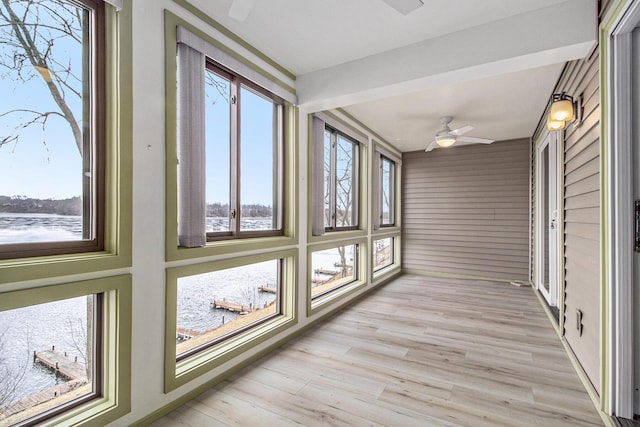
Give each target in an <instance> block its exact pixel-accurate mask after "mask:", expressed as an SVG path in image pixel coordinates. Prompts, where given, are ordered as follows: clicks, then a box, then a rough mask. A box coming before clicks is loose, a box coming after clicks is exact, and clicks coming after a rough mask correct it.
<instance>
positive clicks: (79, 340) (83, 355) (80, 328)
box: [64, 304, 92, 380]
mask: <svg viewBox="0 0 640 427" xmlns="http://www.w3.org/2000/svg"><path fill="white" fill-rule="evenodd" d="M91 305H92V304H91ZM91 305H89V306H91ZM66 324H67V334H65V339H64V341H65V344H66V345H68V346H69V347H70V348H72V349H73V350H74V351H75V352H76V353H77V355H79V356H80V361H81V363H82V364H84V366H85V370H86V375H87V379H89V380H91V366H90V363H89V362H90V360H91V345H90V343H89V342H88V341H87V338H88V337H87V328H86V327H85V324H84V323H83V322H82V319H80V318H71V317H67V319H66Z"/></svg>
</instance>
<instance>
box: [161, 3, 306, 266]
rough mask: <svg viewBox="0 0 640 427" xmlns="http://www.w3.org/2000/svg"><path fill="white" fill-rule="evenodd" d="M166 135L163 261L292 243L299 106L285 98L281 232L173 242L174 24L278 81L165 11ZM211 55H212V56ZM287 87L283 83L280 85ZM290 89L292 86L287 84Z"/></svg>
mask: <svg viewBox="0 0 640 427" xmlns="http://www.w3.org/2000/svg"><path fill="white" fill-rule="evenodd" d="M164 18H165V94H166V103H165V104H166V111H165V126H166V129H165V134H166V182H165V184H166V199H165V200H166V205H165V209H166V229H165V232H166V249H165V251H166V253H165V257H166V260H167V261H180V260H189V259H194V258H199V257H208V256H216V255H225V254H233V253H238V254H240V253H242V252H246V251H252V250H273V249H274V248H275V249H277V248H285V247H287V246H291V245H295V244H297V243H298V240H297V229H298V182H297V176H298V162H297V158H298V150H297V145H298V135H297V134H298V131H297V129H298V109H297V107H295V106H293V105H292V104H291V103H289V102H285V108H284V110H285V111H284V122H285V129H284V146H283V151H284V153H283V156H284V165H283V170H282V173H283V192H282V193H283V194H282V195H283V231H284V233H283V234H284V235H283V236H274V237H256V238H246V239H230V240H218V241H211V242H208V243H207V244H206V245H205V246H203V247H198V248H182V247H179V246H178V227H177V224H178V211H177V206H178V195H177V183H178V177H177V168H176V162H177V116H176V112H177V91H176V67H177V63H176V51H177V47H176V44H177V34H176V31H177V27H178V26H180V27H183V28H185V29H187V30H188V31H189V32H191V33H193V34H195V35H197V36H198V37H200V38H201V39H203V40H205V41H206V42H207V43H210V44H212V45H214V46H215V47H216V48H218V49H221V50H223V51H225V52H226V53H227V54H229V55H231V56H233V57H234V58H235V59H237V60H238V61H240V62H243V63H244V64H245V65H246V66H248V67H249V68H251V69H253V70H254V71H256V72H258V73H260V74H261V75H263V76H264V77H266V78H269V79H271V80H272V81H274V82H275V83H278V84H283V83H282V82H280V81H279V80H277V79H276V78H275V77H273V76H272V75H271V74H269V73H268V72H266V71H264V70H263V69H262V68H260V67H259V66H257V65H255V64H253V63H251V62H250V61H248V60H247V59H245V58H243V57H242V56H240V55H238V54H237V53H236V52H234V51H232V50H230V49H229V48H228V47H226V46H224V45H223V44H222V43H220V42H219V41H217V40H215V39H214V38H212V37H210V36H208V35H207V34H205V33H204V32H203V31H200V30H199V29H198V28H196V27H195V26H194V25H192V24H190V23H189V22H187V21H185V20H183V19H182V18H180V17H178V16H176V15H174V14H173V13H171V12H169V11H168V10H165V14H164ZM212 59H213V60H215V59H216V58H212ZM283 85H284V86H286V84H283ZM291 90H292V91H293V89H292V88H291Z"/></svg>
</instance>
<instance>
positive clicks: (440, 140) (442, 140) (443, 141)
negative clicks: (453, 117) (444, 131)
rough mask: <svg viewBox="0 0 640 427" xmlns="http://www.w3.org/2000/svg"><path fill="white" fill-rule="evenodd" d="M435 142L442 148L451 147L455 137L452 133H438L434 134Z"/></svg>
mask: <svg viewBox="0 0 640 427" xmlns="http://www.w3.org/2000/svg"><path fill="white" fill-rule="evenodd" d="M436 143H437V144H438V145H439V146H440V147H443V148H446V147H451V146H452V145H453V144H455V143H456V137H455V136H454V135H441V136H440V135H438V136H436Z"/></svg>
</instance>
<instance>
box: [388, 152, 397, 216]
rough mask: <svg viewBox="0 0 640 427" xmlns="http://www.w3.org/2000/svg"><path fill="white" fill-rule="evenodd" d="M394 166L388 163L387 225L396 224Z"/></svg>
mask: <svg viewBox="0 0 640 427" xmlns="http://www.w3.org/2000/svg"><path fill="white" fill-rule="evenodd" d="M395 187H396V164H395V162H389V224H391V225H395V223H396V188H395Z"/></svg>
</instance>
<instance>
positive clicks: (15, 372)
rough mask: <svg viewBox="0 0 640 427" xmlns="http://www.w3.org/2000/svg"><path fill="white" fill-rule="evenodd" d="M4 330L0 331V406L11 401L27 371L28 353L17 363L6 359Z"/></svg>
mask: <svg viewBox="0 0 640 427" xmlns="http://www.w3.org/2000/svg"><path fill="white" fill-rule="evenodd" d="M5 334H6V330H3V331H1V332H0V408H2V407H3V406H5V405H8V404H9V403H11V402H13V400H14V397H15V396H16V393H17V391H18V388H19V387H20V384H21V383H22V380H23V379H24V376H25V373H26V372H27V364H28V361H29V355H28V354H26V355H25V358H24V360H22V361H19V362H18V363H9V362H8V361H7V360H6V354H7V351H6V346H7V343H6V340H5V338H4V336H5Z"/></svg>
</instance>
